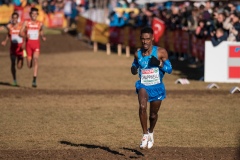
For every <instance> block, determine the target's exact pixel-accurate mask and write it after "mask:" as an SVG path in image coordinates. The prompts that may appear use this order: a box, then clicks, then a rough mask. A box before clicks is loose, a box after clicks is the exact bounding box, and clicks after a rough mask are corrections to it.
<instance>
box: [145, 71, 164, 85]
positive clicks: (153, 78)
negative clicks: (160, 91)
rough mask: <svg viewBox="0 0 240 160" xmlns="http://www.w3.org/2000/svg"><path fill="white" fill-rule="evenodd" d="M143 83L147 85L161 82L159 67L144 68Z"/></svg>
mask: <svg viewBox="0 0 240 160" xmlns="http://www.w3.org/2000/svg"><path fill="white" fill-rule="evenodd" d="M141 83H142V84H144V85H145V86H151V85H155V84H159V83H161V82H160V76H159V68H151V69H142V70H141Z"/></svg>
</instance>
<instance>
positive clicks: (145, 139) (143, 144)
mask: <svg viewBox="0 0 240 160" xmlns="http://www.w3.org/2000/svg"><path fill="white" fill-rule="evenodd" d="M147 145H148V134H144V135H143V137H142V140H141V144H140V148H141V149H144V148H146V147H147Z"/></svg>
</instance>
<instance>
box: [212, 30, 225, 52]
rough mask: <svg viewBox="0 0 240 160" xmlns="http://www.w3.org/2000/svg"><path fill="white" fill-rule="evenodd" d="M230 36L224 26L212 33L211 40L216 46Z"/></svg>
mask: <svg viewBox="0 0 240 160" xmlns="http://www.w3.org/2000/svg"><path fill="white" fill-rule="evenodd" d="M227 38H228V35H227V34H226V33H224V30H223V29H222V28H218V29H217V30H216V33H215V34H214V35H212V38H211V41H212V44H213V46H214V47H216V46H217V45H219V44H220V43H221V42H222V41H226V40H227Z"/></svg>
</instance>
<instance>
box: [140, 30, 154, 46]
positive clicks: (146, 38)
mask: <svg viewBox="0 0 240 160" xmlns="http://www.w3.org/2000/svg"><path fill="white" fill-rule="evenodd" d="M140 38H141V42H142V47H143V49H145V50H148V49H149V48H150V47H151V46H152V41H153V35H152V34H151V33H143V34H142V35H141V37H140Z"/></svg>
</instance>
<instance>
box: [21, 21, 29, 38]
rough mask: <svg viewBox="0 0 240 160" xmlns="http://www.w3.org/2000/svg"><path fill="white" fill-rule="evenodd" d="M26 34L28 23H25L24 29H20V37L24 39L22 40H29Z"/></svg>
mask: <svg viewBox="0 0 240 160" xmlns="http://www.w3.org/2000/svg"><path fill="white" fill-rule="evenodd" d="M25 32H26V21H25V22H23V25H22V27H21V29H20V32H19V36H20V37H22V38H27V37H26V34H25Z"/></svg>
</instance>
